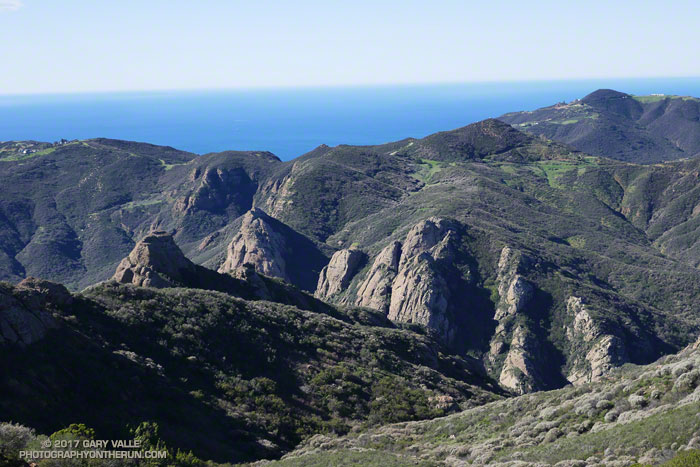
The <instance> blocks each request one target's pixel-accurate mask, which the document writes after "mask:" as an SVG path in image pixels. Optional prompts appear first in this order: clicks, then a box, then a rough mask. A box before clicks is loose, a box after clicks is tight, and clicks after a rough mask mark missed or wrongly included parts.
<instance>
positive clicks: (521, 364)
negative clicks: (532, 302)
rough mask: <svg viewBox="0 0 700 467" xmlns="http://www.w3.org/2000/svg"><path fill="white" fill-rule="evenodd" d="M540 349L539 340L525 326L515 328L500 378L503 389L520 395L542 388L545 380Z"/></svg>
mask: <svg viewBox="0 0 700 467" xmlns="http://www.w3.org/2000/svg"><path fill="white" fill-rule="evenodd" d="M538 347H539V343H538V342H537V339H536V338H535V337H534V336H532V335H531V334H530V333H529V331H528V330H527V328H526V327H525V326H523V325H520V326H518V327H517V328H515V331H513V339H512V340H511V342H510V349H509V351H508V355H507V356H506V360H505V362H504V364H503V370H502V371H501V375H500V377H499V378H498V381H499V383H501V385H502V386H503V387H505V388H508V389H510V390H512V391H515V392H516V393H518V394H525V393H528V392H532V391H535V390H537V389H540V388H541V384H542V379H543V378H542V376H541V375H540V374H539V373H540V370H539V368H538V365H540V364H541V357H540V355H539V351H538Z"/></svg>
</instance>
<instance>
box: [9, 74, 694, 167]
mask: <svg viewBox="0 0 700 467" xmlns="http://www.w3.org/2000/svg"><path fill="white" fill-rule="evenodd" d="M599 88H611V89H616V90H618V91H622V92H627V93H630V94H652V93H663V94H680V95H692V96H700V78H658V79H609V80H579V81H549V82H546V81H538V82H500V83H469V84H440V85H401V86H398V85H397V86H366V87H360V86H358V87H327V88H284V89H251V90H231V91H218V90H217V91H167V92H165V91H158V92H155V91H154V92H120V93H99V94H97V93H96V94H56V95H0V141H8V140H37V141H56V140H59V139H61V138H65V139H68V140H72V139H86V138H95V137H107V138H116V139H126V140H134V141H143V142H149V143H154V144H162V145H168V146H173V147H175V148H178V149H183V150H187V151H192V152H195V153H198V154H205V153H208V152H217V151H224V150H266V151H271V152H273V153H274V154H276V155H277V156H279V157H280V158H281V159H283V160H289V159H293V158H295V157H297V156H300V155H302V154H304V153H306V152H308V151H310V150H311V149H313V148H315V147H317V146H318V145H320V144H327V145H329V146H334V145H337V144H358V145H362V144H378V143H383V142H388V141H396V140H399V139H403V138H406V137H409V136H411V137H423V136H426V135H428V134H430V133H434V132H436V131H442V130H449V129H453V128H458V127H460V126H464V125H467V124H469V123H472V122H475V121H479V120H483V119H485V118H489V117H498V116H499V115H502V114H504V113H506V112H512V111H518V110H533V109H536V108H538V107H543V106H547V105H551V104H554V103H557V102H562V101H567V102H568V101H571V100H573V99H576V98H580V97H583V96H585V95H586V94H588V93H590V92H592V91H595V90H596V89H599Z"/></svg>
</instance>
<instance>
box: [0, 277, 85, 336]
mask: <svg viewBox="0 0 700 467" xmlns="http://www.w3.org/2000/svg"><path fill="white" fill-rule="evenodd" d="M72 301H73V297H72V296H71V294H70V292H68V290H67V289H66V288H65V287H63V286H62V285H60V284H56V283H53V282H48V281H44V280H41V279H36V278H33V277H28V278H27V279H25V280H23V281H22V282H20V283H19V284H18V285H17V287H16V288H14V289H13V288H10V287H5V286H2V285H0V344H6V343H9V344H19V345H21V346H26V345H29V344H31V343H33V342H36V341H37V340H39V339H41V338H42V337H44V335H45V334H46V332H47V331H48V330H49V329H50V328H53V327H55V326H56V320H55V319H54V317H53V316H52V313H51V310H52V309H53V308H55V307H56V306H64V305H70V304H71V302H72Z"/></svg>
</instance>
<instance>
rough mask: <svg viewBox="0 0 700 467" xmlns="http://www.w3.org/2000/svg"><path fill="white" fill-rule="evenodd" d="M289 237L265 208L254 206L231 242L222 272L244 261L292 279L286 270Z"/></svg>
mask: <svg viewBox="0 0 700 467" xmlns="http://www.w3.org/2000/svg"><path fill="white" fill-rule="evenodd" d="M286 250H287V245H286V242H285V238H284V236H283V235H281V234H280V233H279V232H278V231H276V230H275V228H274V227H273V225H272V222H271V218H270V217H269V216H268V215H267V214H265V213H264V212H263V211H262V210H261V209H252V210H250V211H248V212H247V213H246V214H245V215H244V216H243V221H242V223H241V228H240V229H239V231H238V233H237V234H236V236H235V237H234V238H233V240H231V243H230V244H229V246H228V252H227V255H226V260H225V261H224V263H223V264H222V265H221V267H220V268H219V272H220V273H230V272H233V271H235V270H236V269H238V268H240V267H242V266H243V265H244V264H250V265H252V266H253V267H254V268H255V270H256V271H257V272H258V273H260V274H264V275H266V276H270V277H279V278H280V279H284V280H287V281H290V279H289V276H288V274H287V270H286V266H287V265H286V261H285V251H286Z"/></svg>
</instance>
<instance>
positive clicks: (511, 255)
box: [488, 246, 535, 368]
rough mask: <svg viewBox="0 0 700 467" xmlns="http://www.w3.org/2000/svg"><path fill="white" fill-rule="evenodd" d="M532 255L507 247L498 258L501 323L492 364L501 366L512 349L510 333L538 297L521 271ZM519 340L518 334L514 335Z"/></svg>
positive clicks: (496, 317)
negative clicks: (509, 349) (515, 323)
mask: <svg viewBox="0 0 700 467" xmlns="http://www.w3.org/2000/svg"><path fill="white" fill-rule="evenodd" d="M530 261H531V260H530V258H529V257H527V256H525V255H523V254H522V253H520V252H518V251H516V250H513V249H512V248H510V247H508V246H505V247H503V249H502V250H501V255H500V257H499V260H498V268H497V276H496V283H497V287H498V296H499V302H498V304H497V307H496V312H495V314H494V317H493V319H494V320H496V322H497V323H498V324H497V326H496V330H495V332H494V335H493V337H492V339H491V346H490V350H489V355H488V359H489V362H490V364H491V366H492V367H494V368H495V367H497V366H498V365H497V364H498V362H499V361H500V360H501V359H502V358H503V356H502V354H503V353H504V352H505V351H506V350H507V348H508V341H509V334H510V333H511V332H510V331H511V328H512V325H513V322H514V320H515V318H516V317H517V315H518V314H519V313H522V312H523V311H524V310H525V308H526V307H527V305H528V304H529V303H530V301H531V300H532V298H533V296H534V292H535V288H534V286H533V285H532V284H531V283H530V282H528V281H527V280H526V279H525V278H524V277H523V276H522V275H521V274H520V270H521V269H522V268H524V267H526V265H527V264H528V263H529V262H530ZM510 339H513V340H515V336H512V337H510Z"/></svg>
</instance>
